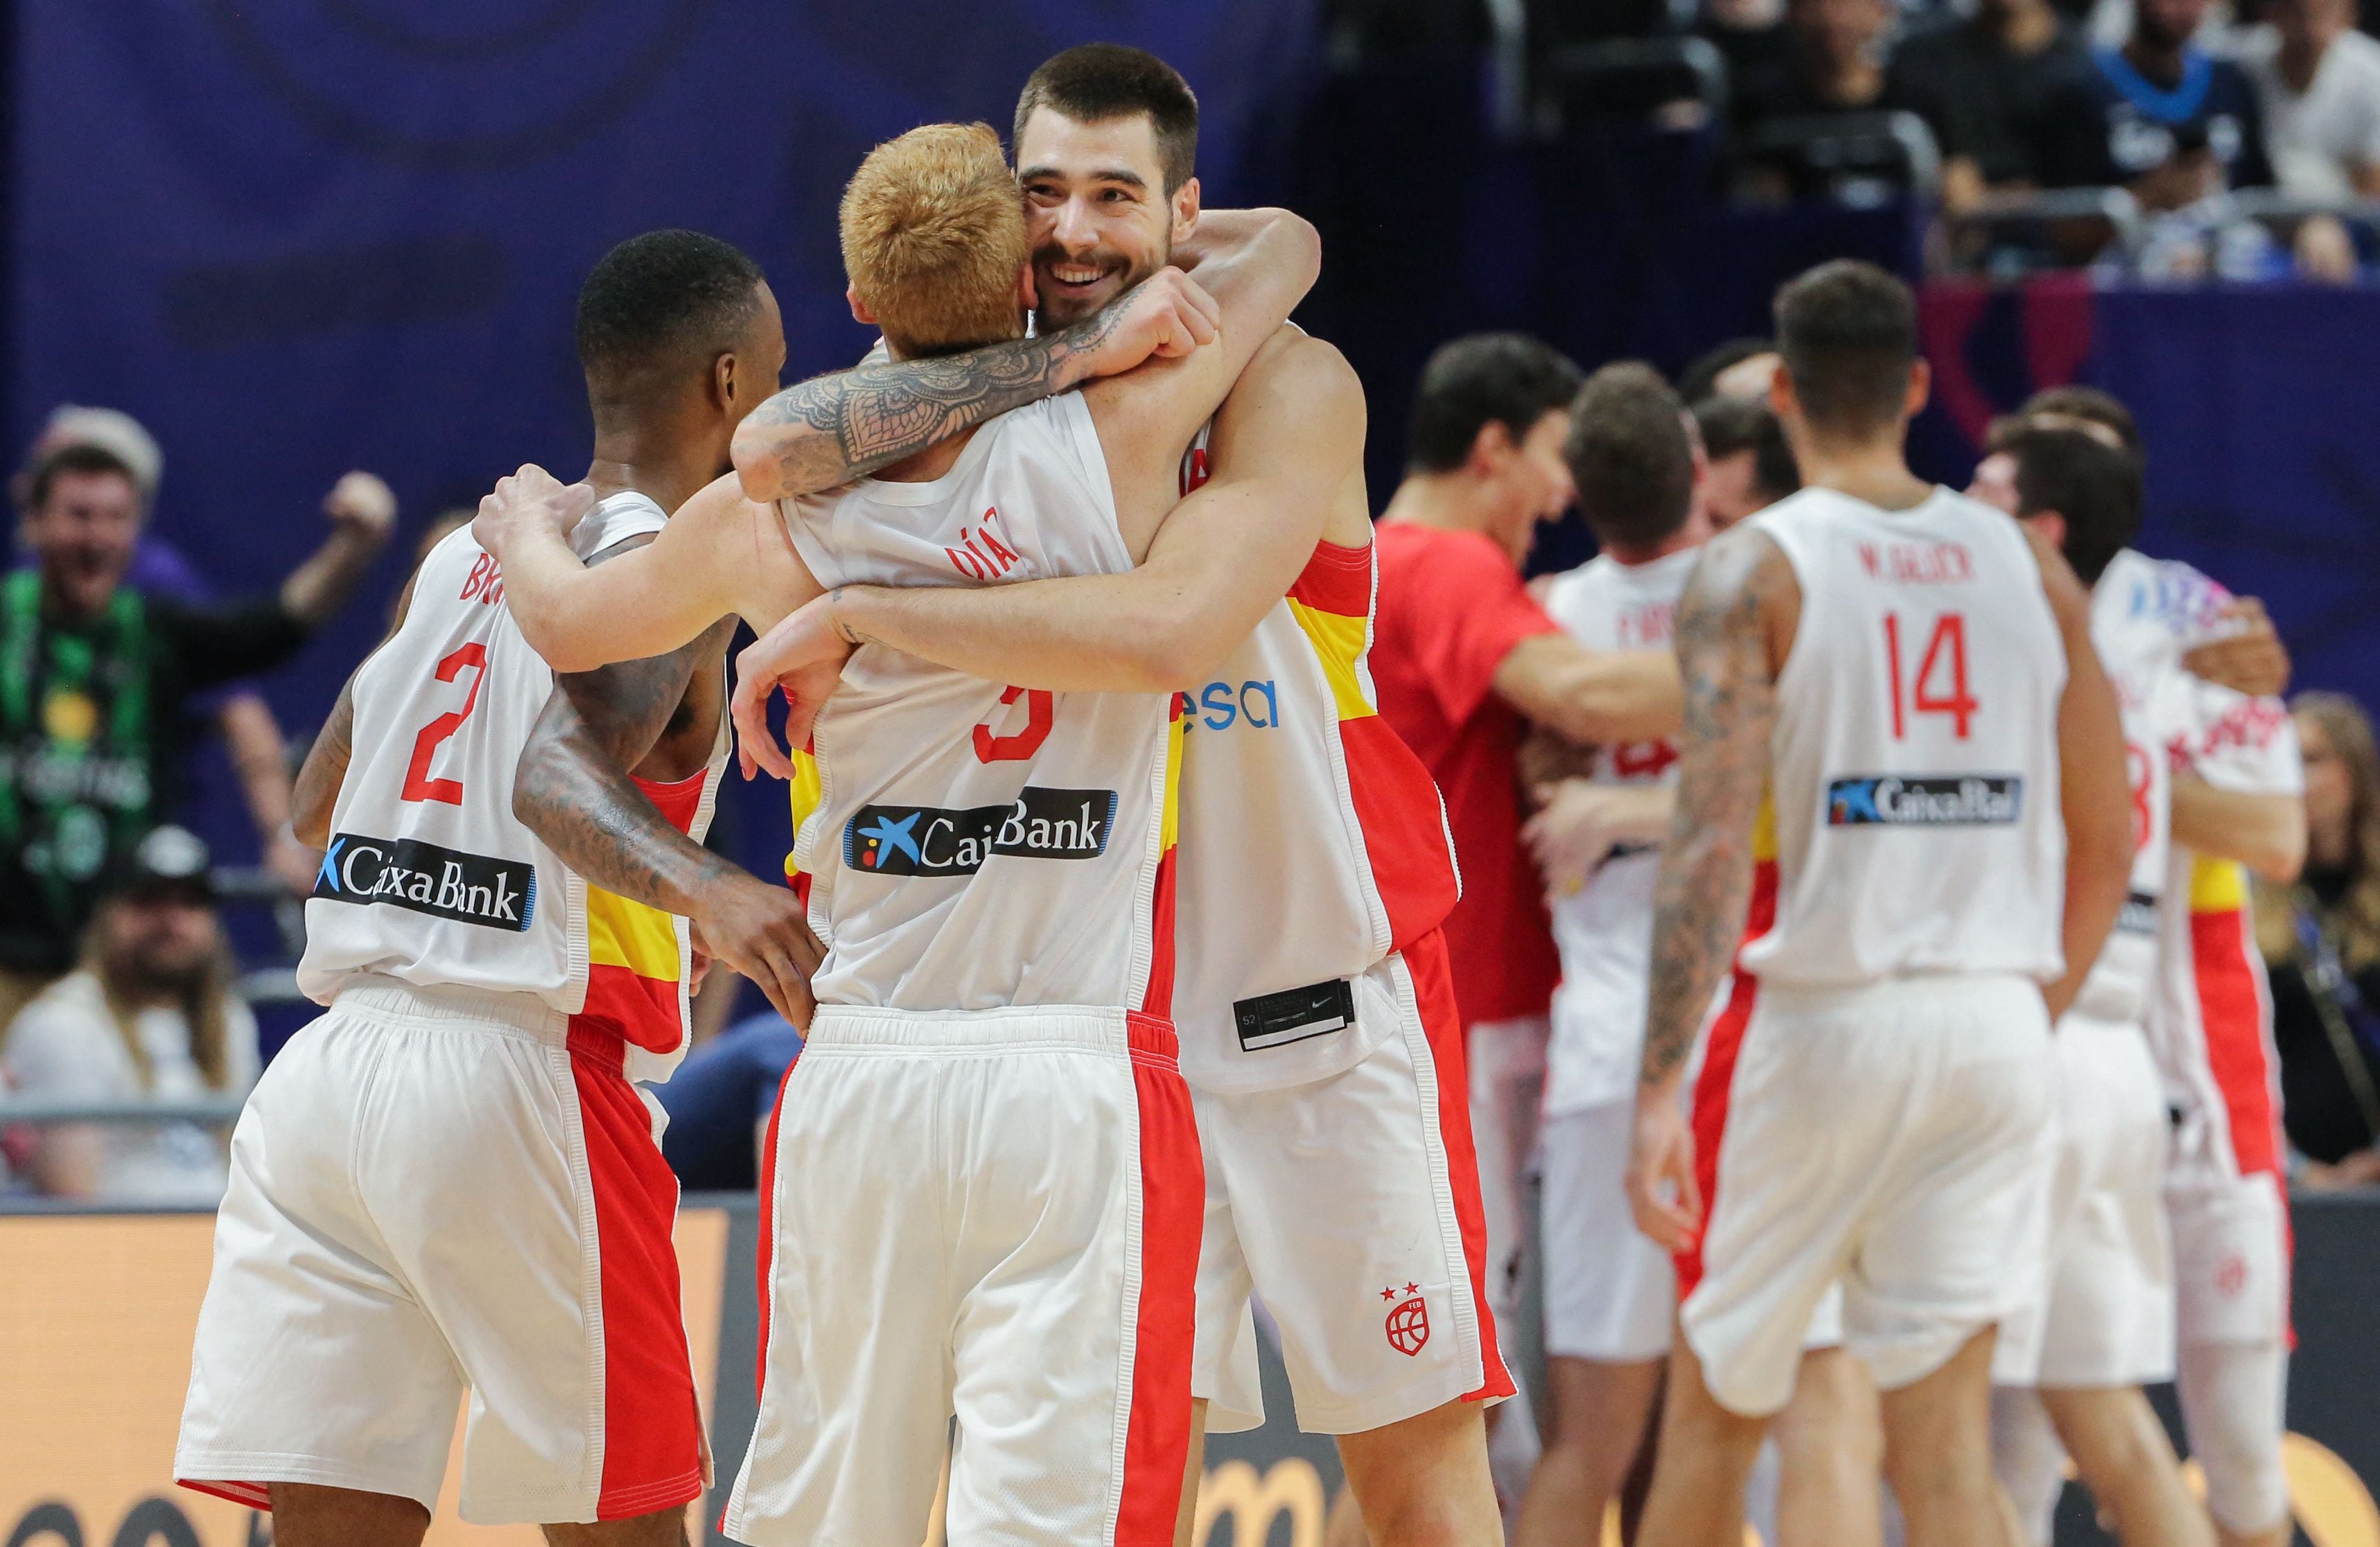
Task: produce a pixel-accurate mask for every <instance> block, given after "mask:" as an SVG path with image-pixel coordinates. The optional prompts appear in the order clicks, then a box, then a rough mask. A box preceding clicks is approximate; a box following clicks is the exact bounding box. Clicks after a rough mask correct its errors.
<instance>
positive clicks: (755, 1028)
mask: <svg viewBox="0 0 2380 1547" xmlns="http://www.w3.org/2000/svg"><path fill="white" fill-rule="evenodd" d="M711 970H712V971H713V972H714V973H715V972H716V971H717V970H718V968H716V967H715V966H714V967H713V968H712V969H711ZM801 1052H802V1034H801V1032H800V1031H798V1030H796V1029H795V1028H794V1027H792V1026H790V1025H788V1024H787V1023H786V1021H785V1018H784V1017H783V1016H780V1015H779V1014H777V1012H776V1011H774V1010H767V1011H763V1012H762V1013H761V1014H759V1015H757V1016H754V1017H751V1018H750V1019H748V1020H743V1021H738V1022H737V1023H736V1024H735V1025H734V1026H731V1027H729V1028H728V1029H726V1030H724V1031H722V1032H721V1033H720V1034H719V1035H718V1036H716V1037H713V1038H711V1039H710V1041H707V1042H705V1043H703V1044H702V1045H701V1046H699V1047H698V1048H696V1049H695V1050H694V1051H693V1052H692V1053H689V1054H686V1062H685V1063H683V1064H681V1065H679V1066H678V1068H677V1072H676V1073H675V1074H674V1075H672V1076H670V1078H669V1081H668V1083H667V1084H663V1085H656V1086H654V1087H653V1094H654V1095H655V1096H657V1097H658V1098H660V1101H661V1103H662V1110H663V1111H664V1112H667V1113H668V1114H669V1127H667V1128H665V1129H663V1130H662V1155H663V1156H664V1157H666V1158H667V1159H668V1161H669V1163H670V1169H671V1170H672V1171H674V1172H676V1173H677V1180H678V1185H679V1186H680V1187H682V1188H687V1189H688V1190H690V1191H701V1192H750V1191H751V1190H752V1189H753V1188H755V1187H757V1186H758V1185H759V1175H760V1171H759V1155H760V1142H761V1139H762V1137H763V1135H764V1134H765V1132H766V1130H767V1128H768V1125H769V1115H770V1114H771V1113H772V1112H774V1111H776V1109H777V1091H778V1090H779V1088H780V1087H782V1086H783V1084H784V1082H785V1071H786V1070H787V1069H789V1068H791V1067H793V1063H794V1060H795V1058H798V1057H800V1056H801Z"/></svg>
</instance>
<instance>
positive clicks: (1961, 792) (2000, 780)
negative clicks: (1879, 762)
mask: <svg viewBox="0 0 2380 1547" xmlns="http://www.w3.org/2000/svg"><path fill="white" fill-rule="evenodd" d="M2023 810H2024V780H2023V779H2022V778H2020V777H2019V776H2017V775H2016V774H1931V775H1925V776H1919V775H1915V774H1859V775H1856V776H1854V777H1852V778H1848V779H1837V780H1834V781H1833V782H1831V783H1830V784H1828V786H1827V825H1828V826H1829V827H2000V826H2006V825H2007V824H2009V823H2010V822H2015V821H2016V819H2017V818H2018V817H2019V816H2020V815H2021V814H2022V812H2023Z"/></svg>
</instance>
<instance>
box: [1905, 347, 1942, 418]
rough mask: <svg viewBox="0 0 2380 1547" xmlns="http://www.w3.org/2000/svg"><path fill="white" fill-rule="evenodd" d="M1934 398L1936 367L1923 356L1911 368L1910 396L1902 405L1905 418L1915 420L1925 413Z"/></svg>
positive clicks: (1912, 363)
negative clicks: (1926, 406)
mask: <svg viewBox="0 0 2380 1547" xmlns="http://www.w3.org/2000/svg"><path fill="white" fill-rule="evenodd" d="M1933 396H1934V367H1933V366H1932V365H1930V364H1928V363H1927V362H1926V360H1925V357H1924V356H1922V355H1921V356H1919V357H1918V358H1917V359H1915V360H1913V361H1912V362H1911V364H1910V367H1909V396H1908V397H1907V398H1906V399H1904V400H1903V401H1902V404H1901V412H1902V415H1903V417H1905V418H1909V419H1915V418H1916V417H1917V416H1918V415H1919V414H1922V413H1924V412H1925V405H1926V403H1927V402H1928V401H1929V400H1930V399H1931V398H1932V397H1933Z"/></svg>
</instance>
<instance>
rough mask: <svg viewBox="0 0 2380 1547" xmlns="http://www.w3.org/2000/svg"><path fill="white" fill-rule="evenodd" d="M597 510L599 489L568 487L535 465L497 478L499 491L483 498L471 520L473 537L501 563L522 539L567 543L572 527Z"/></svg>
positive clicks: (496, 489)
mask: <svg viewBox="0 0 2380 1547" xmlns="http://www.w3.org/2000/svg"><path fill="white" fill-rule="evenodd" d="M594 507H595V491H594V490H593V489H591V488H589V486H588V485H586V484H584V483H569V484H565V483H564V482H563V481H561V480H560V479H558V478H555V477H554V476H553V474H552V473H550V472H548V471H546V470H545V469H543V468H540V467H539V466H538V465H537V464H536V463H534V462H524V463H522V464H521V467H520V470H519V471H518V472H516V473H513V474H511V475H509V476H507V477H504V478H500V479H498V480H496V487H495V489H494V491H493V492H492V493H488V494H486V495H484V496H482V497H481V498H480V513H479V515H477V516H476V517H474V518H472V520H471V538H472V541H473V542H477V543H479V545H480V547H482V548H485V549H486V550H487V551H488V552H489V553H491V554H494V555H495V556H496V562H497V563H498V564H502V563H503V562H504V551H505V550H506V549H507V548H508V547H510V546H511V545H512V544H513V543H515V542H517V541H518V540H519V539H520V538H521V537H523V536H525V535H532V534H547V535H551V536H552V537H553V538H554V540H555V541H557V542H567V541H568V540H569V536H570V532H571V529H572V528H574V527H576V526H577V525H578V523H579V520H580V519H581V518H583V517H585V516H586V514H587V513H588V512H589V510H592V509H593V508H594Z"/></svg>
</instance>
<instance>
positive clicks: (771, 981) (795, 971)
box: [693, 876, 826, 1029]
mask: <svg viewBox="0 0 2380 1547" xmlns="http://www.w3.org/2000/svg"><path fill="white" fill-rule="evenodd" d="M693 923H694V937H695V948H696V949H697V950H698V951H699V952H701V953H702V954H703V955H705V956H710V957H712V958H713V959H715V960H718V961H721V962H723V963H725V964H726V965H727V966H729V967H732V968H735V970H736V971H738V972H740V973H742V974H743V975H744V976H745V977H747V978H749V979H751V980H752V981H753V982H755V983H757V984H759V989H760V992H761V993H763V994H766V995H767V996H768V1000H769V1003H770V1004H771V1005H772V1006H774V1007H775V1009H776V1012H777V1013H778V1014H779V1015H781V1016H783V1017H785V1019H786V1020H787V1021H788V1022H789V1023H791V1024H792V1025H795V1026H797V1027H800V1028H803V1029H807V1028H808V1026H809V1023H810V1015H811V1012H812V1011H813V1010H815V1009H816V1008H817V1002H816V1001H815V1000H813V999H812V998H811V997H810V977H811V975H812V974H813V973H815V972H816V971H817V970H818V965H819V962H820V959H821V958H823V957H824V956H825V955H826V947H825V946H823V945H821V944H819V938H818V936H817V935H815V934H812V933H811V932H810V923H809V910H808V909H807V907H804V906H803V905H802V900H801V898H799V897H798V896H796V895H795V894H794V889H793V888H792V887H790V886H771V884H769V883H767V882H765V881H761V880H759V879H758V878H756V877H752V876H735V877H731V878H727V879H724V880H722V881H720V882H719V883H716V884H714V885H713V886H711V887H710V890H709V891H708V892H707V893H706V894H705V895H704V896H703V899H702V906H701V907H700V909H699V910H698V912H697V913H696V914H695V916H694V919H693Z"/></svg>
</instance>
